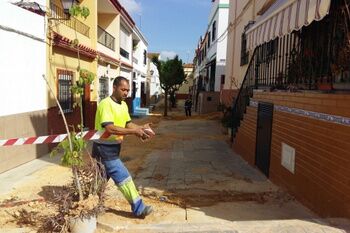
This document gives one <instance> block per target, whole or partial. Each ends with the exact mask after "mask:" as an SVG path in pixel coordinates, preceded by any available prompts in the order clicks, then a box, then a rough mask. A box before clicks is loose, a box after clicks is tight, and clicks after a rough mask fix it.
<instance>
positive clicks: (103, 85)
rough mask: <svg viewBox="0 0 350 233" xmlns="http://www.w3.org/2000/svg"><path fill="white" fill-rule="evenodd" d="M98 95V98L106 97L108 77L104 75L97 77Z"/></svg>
mask: <svg viewBox="0 0 350 233" xmlns="http://www.w3.org/2000/svg"><path fill="white" fill-rule="evenodd" d="M99 84H100V85H99V86H100V87H99V88H100V89H99V97H100V100H103V99H104V98H106V97H107V96H108V95H109V93H108V77H106V76H102V77H100V79H99Z"/></svg>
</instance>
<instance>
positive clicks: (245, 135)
mask: <svg viewBox="0 0 350 233" xmlns="http://www.w3.org/2000/svg"><path fill="white" fill-rule="evenodd" d="M256 120H257V109H256V108H253V107H247V112H246V114H245V115H244V120H243V121H241V126H240V127H239V129H238V133H237V134H236V137H235V139H234V143H233V149H234V151H235V152H237V153H238V154H239V155H241V156H242V157H243V158H244V159H245V160H246V161H247V162H248V163H249V164H251V165H253V166H254V164H255V142H256Z"/></svg>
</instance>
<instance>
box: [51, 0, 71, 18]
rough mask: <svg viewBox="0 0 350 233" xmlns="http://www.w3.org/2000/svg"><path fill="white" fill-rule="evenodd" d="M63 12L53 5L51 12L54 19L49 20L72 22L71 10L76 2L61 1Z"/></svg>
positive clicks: (69, 0)
mask: <svg viewBox="0 0 350 233" xmlns="http://www.w3.org/2000/svg"><path fill="white" fill-rule="evenodd" d="M61 2H62V7H63V11H62V9H61V8H60V7H58V6H56V5H54V4H51V10H52V12H53V17H49V18H48V20H70V14H69V9H70V8H71V7H72V6H73V5H74V3H75V2H76V0H61Z"/></svg>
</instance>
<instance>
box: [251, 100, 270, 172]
mask: <svg viewBox="0 0 350 233" xmlns="http://www.w3.org/2000/svg"><path fill="white" fill-rule="evenodd" d="M272 116H273V104H272V103H264V102H260V103H259V105H258V122H257V129H256V149H255V165H256V166H257V167H258V168H259V169H260V170H261V171H262V172H263V173H264V174H265V175H266V176H267V177H269V170H270V151H271V134H272Z"/></svg>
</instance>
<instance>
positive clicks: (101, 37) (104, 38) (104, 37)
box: [97, 26, 115, 51]
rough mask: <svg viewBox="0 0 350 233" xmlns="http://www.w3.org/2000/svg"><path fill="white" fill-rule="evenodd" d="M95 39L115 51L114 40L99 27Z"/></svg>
mask: <svg viewBox="0 0 350 233" xmlns="http://www.w3.org/2000/svg"><path fill="white" fill-rule="evenodd" d="M97 37H98V43H100V44H102V45H104V46H106V47H107V48H109V49H111V50H113V51H115V47H114V44H115V43H114V41H115V38H114V37H113V36H112V35H111V34H109V33H108V32H106V31H105V30H103V28H101V27H100V26H99V27H98V29H97Z"/></svg>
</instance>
